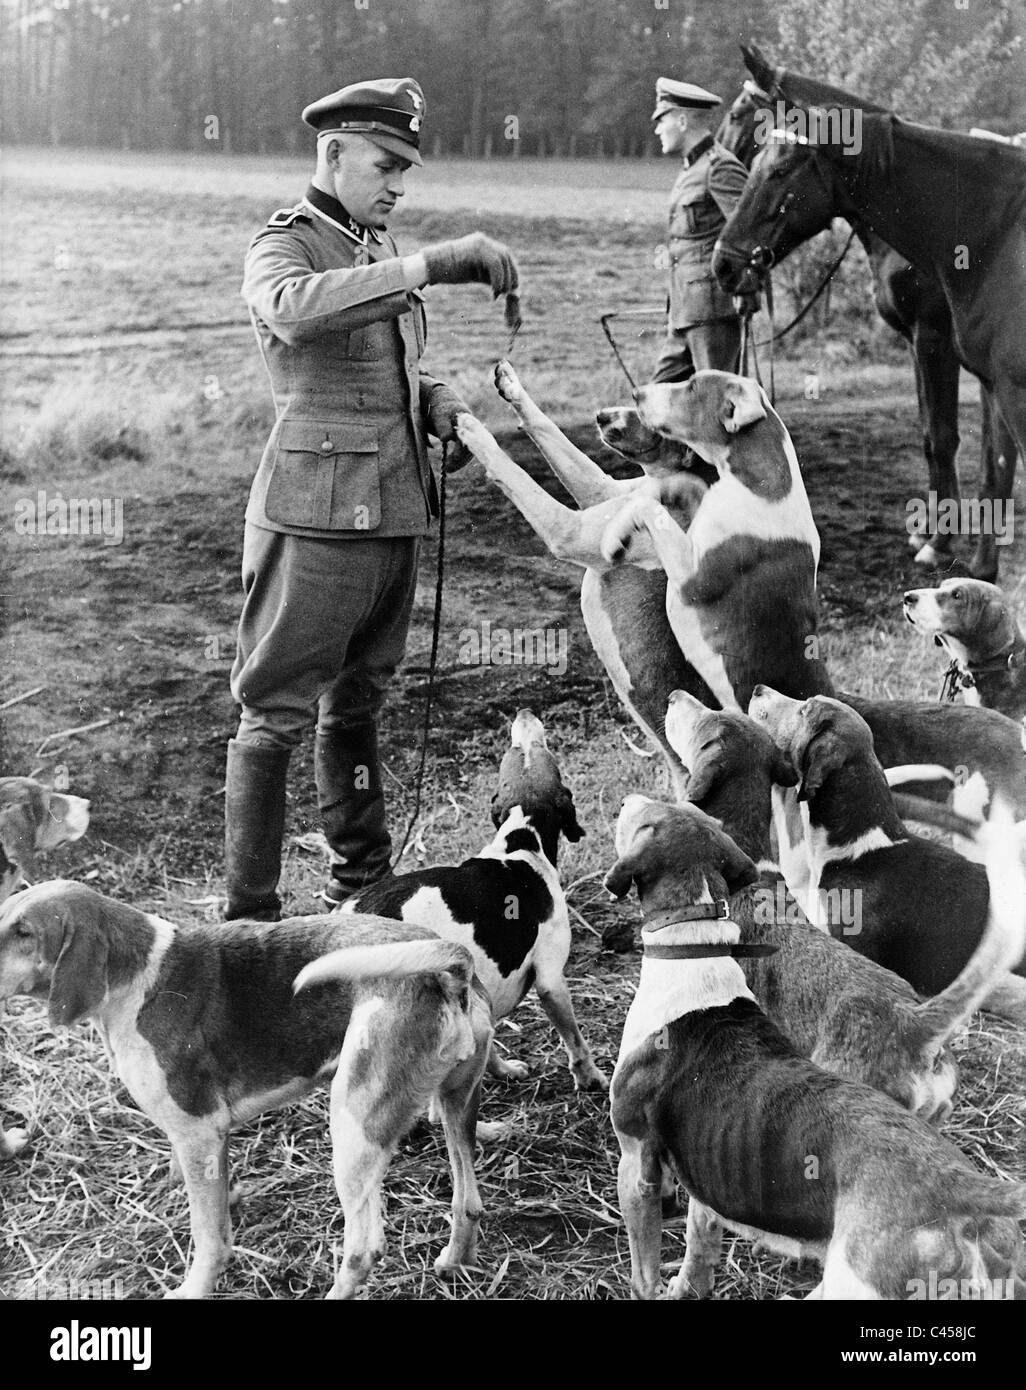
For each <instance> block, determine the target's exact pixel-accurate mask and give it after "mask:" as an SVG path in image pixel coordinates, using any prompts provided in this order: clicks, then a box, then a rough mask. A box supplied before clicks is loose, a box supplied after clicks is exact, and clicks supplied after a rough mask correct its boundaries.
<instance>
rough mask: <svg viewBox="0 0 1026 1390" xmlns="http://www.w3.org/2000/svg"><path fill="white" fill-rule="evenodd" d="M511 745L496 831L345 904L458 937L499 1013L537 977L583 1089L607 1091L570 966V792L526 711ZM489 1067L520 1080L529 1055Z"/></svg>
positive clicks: (573, 820) (502, 771) (575, 834)
mask: <svg viewBox="0 0 1026 1390" xmlns="http://www.w3.org/2000/svg"><path fill="white" fill-rule="evenodd" d="M510 739H511V747H510V748H509V750H508V751H507V752H506V754H505V755H504V757H503V759H502V764H501V766H500V768H499V787H498V790H497V791H496V793H495V795H494V796H493V797H492V820H493V822H494V823H495V824H496V825H497V826H498V833H497V834H496V836H495V838H494V839H493V840H492V842H491V843H490V844H488V845H486V846H485V847H484V849H482V850H481V852H480V853H479V854H477V855H476V856H475V857H474V858H473V859H465V860H464V861H463V863H462V864H453V865H442V866H439V867H437V868H432V869H418V870H417V871H416V872H414V873H410V874H399V875H396V877H394V878H389V879H386V880H385V881H384V882H383V883H379V884H375V885H374V886H373V887H371V888H368V889H365V890H364V891H363V892H360V893H357V894H355V895H354V896H353V897H352V898H350V899H348V901H347V902H346V903H345V904H344V905H343V908H342V910H343V911H344V912H371V913H375V914H377V915H378V916H379V917H397V918H400V919H401V920H402V921H404V922H408V923H411V924H415V925H417V926H422V927H427V928H428V929H429V930H430V931H432V932H435V933H436V934H437V935H438V936H440V937H443V938H444V939H445V940H446V941H458V942H459V943H460V944H461V945H462V946H465V947H466V948H467V950H468V951H469V952H470V953H471V955H472V956H473V958H474V967H475V970H476V973H477V977H478V979H479V980H480V981H481V983H482V985H483V986H484V988H485V990H486V991H487V993H488V996H489V998H490V999H491V1001H492V1016H493V1018H494V1019H495V1020H496V1021H498V1020H499V1019H502V1018H506V1017H507V1016H508V1015H509V1014H511V1013H512V1012H513V1010H514V1009H515V1008H516V1007H517V1005H518V1004H519V1003H520V1002H521V1000H522V999H523V998H524V996H525V994H526V993H527V991H528V990H529V989H530V988H531V985H532V984H533V985H534V988H535V991H536V993H537V995H538V998H539V1000H540V1001H541V1005H542V1008H543V1009H544V1010H545V1013H546V1014H547V1016H548V1018H549V1019H550V1021H551V1023H552V1026H553V1027H554V1028H555V1029H556V1031H557V1033H558V1034H559V1036H560V1037H561V1038H562V1040H563V1046H564V1047H565V1048H566V1054H567V1058H568V1059H569V1063H570V1071H571V1074H572V1076H573V1078H574V1085H575V1086H576V1087H577V1089H578V1090H606V1089H607V1088H608V1085H609V1083H608V1081H607V1080H606V1078H605V1076H603V1074H602V1072H601V1071H599V1069H598V1067H596V1065H595V1063H594V1061H593V1060H592V1056H591V1051H590V1049H589V1048H588V1044H587V1043H586V1042H585V1040H584V1038H583V1036H582V1034H581V1030H580V1028H579V1027H578V1024H577V1019H576V1017H575V1015H574V1006H573V1003H572V1001H571V999H570V991H569V990H568V988H567V984H566V979H565V978H564V975H563V970H564V968H565V966H566V962H567V959H568V957H569V955H570V944H571V937H570V915H569V912H568V909H567V905H566V897H565V896H564V893H563V887H562V884H561V883H560V880H559V873H558V871H557V868H556V856H557V852H558V846H559V837H560V836H561V835H565V836H566V838H567V839H568V840H579V839H580V838H581V836H582V835H583V834H584V831H583V830H582V829H581V827H580V826H579V825H578V823H577V813H576V810H575V808H574V802H573V797H572V796H571V794H570V792H569V790H568V789H567V787H565V786H564V784H563V779H562V778H561V777H560V774H559V768H558V766H557V765H556V760H555V758H554V757H553V756H552V754H551V753H550V752H549V749H548V746H547V744H546V742H545V730H544V728H543V727H542V723H541V721H540V720H539V719H538V718H536V717H535V715H533V714H532V713H531V711H530V710H528V709H522V710H520V711H519V713H518V714H517V717H516V719H514V721H513V723H512V725H511V728H510ZM489 1069H490V1070H491V1071H492V1072H493V1074H494V1075H496V1076H508V1077H513V1078H516V1079H521V1078H523V1077H525V1076H526V1075H527V1071H528V1069H527V1066H526V1065H525V1064H524V1063H523V1062H507V1061H503V1060H501V1059H500V1058H499V1057H498V1056H497V1055H496V1053H495V1051H494V1049H493V1051H492V1054H491V1058H490V1061H489Z"/></svg>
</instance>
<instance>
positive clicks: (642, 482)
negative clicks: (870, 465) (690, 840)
mask: <svg viewBox="0 0 1026 1390" xmlns="http://www.w3.org/2000/svg"><path fill="white" fill-rule="evenodd" d="M497 380H498V382H499V389H500V392H501V394H502V395H503V396H504V398H505V399H506V400H508V401H510V403H511V404H512V405H513V406H514V409H515V410H516V412H517V414H518V417H519V418H520V421H521V423H522V424H523V425H524V427H525V428H526V429H527V431H528V433H529V434H530V435H531V437H532V438H533V439H534V440H535V442H536V443H537V444H538V445H539V447H540V448H541V449H542V452H543V453H544V454H545V456H546V458H547V459H548V461H549V463H550V464H551V465H552V468H553V470H554V471H555V472H556V474H557V476H558V477H559V478H560V479H561V481H563V482H564V483H565V484H566V485H567V487H568V488H569V489H570V490H571V492H572V493H573V495H574V497H575V498H576V500H577V501H578V502H579V504H580V506H581V509H582V510H580V511H576V512H575V511H572V510H571V509H570V508H568V507H565V506H563V505H562V504H561V503H559V502H557V501H556V500H555V499H554V498H552V497H550V496H549V495H548V494H547V493H546V492H545V491H544V490H543V489H542V488H540V487H539V486H538V485H537V484H536V483H534V482H533V480H532V479H531V478H530V477H529V476H528V475H527V474H526V473H525V472H524V471H523V470H522V469H520V468H518V467H517V466H516V464H514V463H513V461H512V460H511V459H510V458H509V457H508V456H507V455H506V454H505V453H503V451H502V450H501V449H500V448H499V446H498V444H497V443H496V442H495V440H494V439H493V438H492V436H491V434H489V432H488V431H487V430H486V429H485V427H484V426H483V425H482V424H481V423H480V422H479V421H478V420H476V419H474V417H473V416H470V415H467V416H463V417H461V418H460V420H459V421H458V424H457V428H458V429H459V430H460V434H461V438H462V439H463V442H464V443H465V444H466V445H467V446H468V447H469V448H470V449H472V450H473V452H474V454H475V455H476V456H477V457H478V458H479V459H480V461H481V463H482V464H483V465H484V468H485V472H486V474H487V476H488V477H489V479H490V480H491V481H492V482H494V483H496V484H497V486H498V487H499V488H501V490H502V491H503V492H504V493H505V494H506V496H507V497H509V498H510V500H511V501H512V502H513V503H514V505H515V506H516V507H518V508H519V510H520V511H521V512H522V513H523V515H524V517H525V518H526V520H527V521H528V522H529V523H530V525H531V526H532V527H533V528H534V530H535V531H536V532H537V534H538V535H539V536H540V537H541V539H542V540H543V541H544V542H545V544H546V545H547V546H548V548H549V550H550V551H551V552H552V554H553V555H555V556H556V557H557V558H560V559H565V560H569V561H571V562H572V563H575V564H579V565H582V566H583V567H584V568H585V569H586V570H587V571H588V575H586V577H585V587H584V589H582V607H583V608H584V612H585V619H586V621H587V622H588V628H589V634H590V635H591V637H592V642H593V644H594V645H595V649H596V651H597V652H598V654H599V655H600V657H601V658H602V660H603V662H604V664H605V665H606V669H607V671H608V672H609V675H610V678H611V679H612V681H613V684H614V686H615V687H616V690H617V693H618V694H619V695H620V696H621V698H622V699H623V700H624V703H625V704H626V705H627V706H628V708H629V709H630V710H631V712H632V713H633V714H634V716H635V718H637V719H638V722H639V723H641V725H642V727H643V728H645V729H646V730H647V731H648V732H649V733H651V734H653V736H654V737H655V739H656V742H661V743H662V744H663V745H665V736H664V735H662V728H661V725H662V717H663V713H664V711H665V709H666V699H667V697H668V695H669V692H670V690H672V689H675V688H679V689H685V690H688V691H689V693H691V694H693V695H695V696H696V697H697V698H698V699H701V700H703V701H704V702H706V703H710V704H713V703H717V702H718V703H721V704H725V705H728V706H730V707H732V708H735V709H736V708H739V707H740V705H741V704H742V703H745V702H747V699H748V694H749V692H750V689H751V686H752V685H753V684H754V683H755V682H756V681H757V680H760V679H766V678H767V677H766V675H765V673H766V672H767V671H770V670H773V671H776V672H777V677H776V678H777V679H778V680H779V681H780V682H781V683H782V684H783V685H784V686H785V687H786V688H787V689H790V690H793V691H794V693H795V694H801V695H804V694H806V693H809V692H811V691H813V690H819V689H828V688H829V682H828V678H827V677H826V673H825V671H824V670H823V668H822V663H820V662H819V660H818V658H817V657H816V656H815V654H814V643H813V642H812V641H811V639H812V638H813V637H814V636H815V632H816V622H817V610H816V597H815V579H816V563H817V560H818V557H819V537H818V535H817V533H816V528H815V525H814V523H813V520H812V513H811V511H810V509H809V505H808V499H807V497H806V495H805V488H804V485H803V484H802V481H801V475H800V473H799V471H798V465H797V460H796V459H795V456H794V449H793V447H792V445H791V441H790V438H789V437H788V434H787V431H786V430H785V429H784V426H783V424H782V423H781V421H780V418H779V416H778V415H777V414H776V413H775V412H774V411H773V409H772V407H771V406H770V404H769V401H768V399H767V398H766V396H765V394H764V393H763V392H762V390H761V388H760V387H759V386H757V385H756V383H754V382H752V381H750V380H749V379H748V378H745V377H735V376H731V375H729V374H728V373H725V372H710V371H702V372H698V373H696V374H695V376H694V377H693V378H692V379H691V381H690V382H688V383H685V384H684V385H682V386H679V387H678V386H671V387H663V386H646V387H643V388H642V389H641V391H640V392H639V393H638V398H637V399H638V416H639V417H640V419H639V420H637V421H636V420H635V419H634V418H633V417H631V416H630V415H625V414H623V413H621V412H613V411H606V412H602V413H601V414H600V416H599V419H600V425H601V428H602V433H603V437H604V438H605V439H606V440H607V442H608V443H610V445H611V446H612V447H613V448H618V449H621V450H627V449H635V448H639V446H640V445H641V443H642V441H644V440H646V439H651V438H652V437H653V436H654V435H656V434H658V435H663V436H666V437H667V438H670V439H671V440H672V441H674V443H675V444H676V445H677V451H676V452H671V453H665V452H663V453H660V454H658V455H653V458H656V457H657V458H658V463H656V464H654V463H652V462H651V461H645V460H642V461H643V462H644V466H645V467H646V469H647V471H648V476H646V477H644V478H640V479H636V480H625V481H616V480H613V479H610V478H608V477H607V476H606V475H605V474H604V473H603V471H602V470H601V469H600V468H599V467H598V466H597V465H596V464H594V463H592V462H591V461H590V460H589V459H587V458H586V457H585V456H584V455H583V454H581V453H580V451H579V450H575V449H574V448H573V446H572V445H571V444H570V443H569V441H567V440H566V439H565V437H564V436H563V435H562V434H561V433H560V432H559V430H558V429H557V428H556V426H555V425H553V423H552V422H551V421H550V420H548V419H547V417H546V416H545V415H544V414H543V413H542V412H541V411H540V410H539V409H538V407H537V406H536V405H534V403H533V402H531V401H530V399H529V398H528V397H527V395H526V393H525V392H524V391H523V388H522V387H521V385H520V383H519V381H517V379H516V377H515V376H514V375H513V373H512V371H511V369H510V368H509V367H508V365H507V364H500V367H499V370H498V373H497ZM666 393H669V394H666ZM643 431H644V432H643ZM639 436H640V438H639ZM628 441H631V442H628ZM684 444H687V445H688V446H689V447H690V448H692V449H693V450H694V452H695V453H696V454H697V455H698V456H699V458H700V459H703V460H705V461H706V463H707V464H708V465H710V466H711V468H714V469H715V470H716V481H714V482H713V484H712V486H711V487H709V488H708V490H705V491H702V492H700V493H699V495H698V497H697V499H696V484H695V481H694V478H693V476H692V475H691V474H690V473H689V472H688V471H687V470H686V469H684V467H683V464H682V462H681V459H682V456H683V450H682V449H681V447H680V446H681V445H684ZM648 447H649V448H651V447H652V446H651V445H649V446H648ZM641 452H643V451H639V452H638V454H637V457H638V458H639V459H641ZM696 503H697V504H696ZM624 564H627V565H629V566H631V567H637V568H640V569H642V570H651V569H661V570H662V571H663V576H661V578H660V580H659V581H658V582H656V581H653V582H652V583H651V584H647V582H646V584H644V585H639V584H638V583H637V581H630V586H631V587H630V588H626V587H624V588H622V589H620V588H618V586H619V585H621V584H625V583H626V581H616V580H611V579H609V578H608V576H610V575H611V574H614V573H616V572H617V568H618V567H622V566H623V565H624ZM588 576H591V578H589V577H588ZM660 583H662V584H665V585H666V603H665V619H658V620H657V619H656V618H653V616H652V611H653V610H652V597H653V596H654V598H655V599H658V593H659V584H660ZM646 588H647V589H648V590H651V594H650V595H649V603H647V604H645V605H644V606H643V607H642V608H641V612H640V614H639V611H638V605H637V603H636V600H637V598H638V594H639V591H641V592H644V591H645V590H646ZM614 590H616V594H617V597H616V598H615V599H614V598H613V597H612V595H613V592H614ZM589 609H591V610H592V612H591V616H589ZM671 635H672V637H673V638H675V639H676V645H677V648H678V654H677V655H676V656H674V654H673V648H672V645H671V643H670V637H671ZM680 653H683V657H681V656H680ZM682 660H683V661H684V662H685V664H686V667H687V668H688V670H689V679H688V680H686V681H677V682H676V684H675V685H667V684H666V681H667V680H668V679H672V677H673V674H674V672H675V671H676V670H679V668H680V664H681V661H682ZM691 668H693V670H692V669H691ZM695 671H697V673H698V676H699V677H700V678H701V680H700V681H699V682H698V683H697V684H696V681H695V676H694V672H695ZM638 691H644V692H645V695H644V697H643V698H641V704H642V705H643V706H644V710H643V712H642V716H641V717H639V699H638V696H637V692H638ZM670 756H671V758H672V753H671V755H670ZM674 789H675V791H676V792H677V793H678V794H679V793H680V792H681V791H682V790H683V784H682V779H680V778H677V779H676V780H675V782H674Z"/></svg>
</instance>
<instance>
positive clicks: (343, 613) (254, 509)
mask: <svg viewBox="0 0 1026 1390" xmlns="http://www.w3.org/2000/svg"><path fill="white" fill-rule="evenodd" d="M303 119H304V120H305V121H306V122H307V124H308V125H310V126H312V127H313V128H314V130H315V131H316V132H317V164H316V169H315V172H314V176H313V181H312V182H311V184H310V186H309V188H308V189H307V191H306V195H305V197H304V198H303V199H302V200H301V201H300V202H299V203H297V204H296V206H295V207H292V208H285V209H282V210H281V211H280V212H276V213H275V214H274V215H273V216H272V217H271V219H270V221H269V222H268V224H267V226H266V227H264V228H263V230H262V231H260V232H259V233H258V234H257V236H256V237H255V238H254V240H253V242H252V243H251V245H250V248H249V251H248V252H247V254H246V268H245V277H244V281H243V290H242V293H243V297H244V298H245V300H246V302H247V304H248V305H249V309H250V315H251V318H252V321H253V327H254V329H255V330H256V336H257V341H258V343H259V346H260V352H261V354H262V356H263V360H264V365H265V366H266V368H267V372H268V375H269V376H270V380H271V391H272V394H273V397H274V405H275V414H276V419H275V423H274V428H273V429H272V431H271V436H270V438H269V440H268V442H267V446H266V448H265V450H264V454H263V458H262V459H261V461H260V467H259V469H258V470H257V474H256V477H255V479H254V481H253V486H252V490H251V493H250V498H249V506H248V508H247V510H246V532H245V541H244V547H243V560H242V570H243V588H244V595H245V596H244V600H243V607H242V617H241V620H240V623H239V636H238V648H237V653H236V658H235V664H234V667H233V670H232V677H231V688H232V694H233V695H234V696H235V699H236V700H237V701H238V703H239V704H240V705H241V707H242V712H241V718H240V721H239V728H238V732H237V734H236V736H235V738H234V739H232V740H231V741H230V742H229V745H228V764H227V775H226V799H225V878H226V885H227V892H228V904H227V909H226V913H225V915H226V917H228V918H239V917H256V918H269V919H272V920H273V919H275V918H277V917H278V916H279V915H280V908H281V901H280V898H279V895H278V878H279V873H280V867H281V842H282V834H283V829H284V820H285V785H286V773H287V770H288V764H289V756H290V754H291V753H292V751H293V749H294V748H295V747H296V745H297V744H298V743H299V742H300V740H301V738H302V736H303V734H304V732H305V731H306V729H307V728H308V727H309V725H310V724H311V722H312V721H313V714H314V710H315V709H316V717H317V732H316V740H315V745H314V773H315V779H316V783H317V796H318V805H319V807H320V810H321V814H322V817H323V823H324V830H325V834H326V837H327V841H328V845H329V847H330V849H331V879H330V882H329V884H328V888H327V893H326V896H328V897H329V898H330V899H332V900H335V901H341V900H342V899H343V898H345V897H347V896H348V895H349V894H350V893H352V892H354V891H355V890H357V889H358V888H361V887H363V886H365V885H367V884H370V883H373V882H374V881H375V880H376V879H379V878H381V877H383V876H384V875H386V874H387V873H388V872H389V859H390V855H391V842H390V839H389V834H388V829H387V823H386V817H385V797H384V791H383V788H382V776H381V764H380V760H379V755H378V742H377V717H378V712H379V710H380V708H381V704H382V701H383V699H384V695H385V690H386V687H387V686H388V683H389V680H390V679H391V677H392V675H393V674H394V672H395V669H396V667H397V665H398V664H399V661H400V660H401V659H402V656H403V652H404V650H405V644H406V633H407V628H408V626H409V621H410V612H411V609H412V605H413V598H414V592H415V588H416V578H417V559H418V552H419V549H420V539H421V537H422V536H423V535H424V534H425V532H426V531H427V529H428V526H429V523H430V520H431V517H432V516H433V515H435V514H437V498H436V492H435V483H434V478H433V476H432V473H431V469H430V467H429V465H428V460H427V439H426V435H427V433H429V432H430V433H431V434H433V435H434V436H435V437H436V438H437V439H439V440H441V441H442V442H443V443H445V444H446V447H447V448H449V447H452V448H454V449H455V448H457V447H461V446H459V444H458V441H457V440H456V437H455V430H454V420H455V416H456V415H457V414H458V413H459V412H460V411H461V410H465V409H466V406H465V405H464V404H463V402H462V401H461V400H460V399H459V397H458V396H457V395H456V394H455V393H454V392H453V391H451V390H450V389H449V388H448V387H447V386H444V385H442V384H441V383H440V382H438V381H435V380H434V379H433V378H432V377H430V376H428V375H427V374H426V373H424V372H422V371H421V370H420V365H419V364H420V358H421V355H422V353H423V351H424V344H425V335H426V328H425V319H424V309H423V304H422V297H421V295H420V294H419V293H418V291H419V290H420V288H421V287H422V286H423V285H428V284H437V283H442V282H444V283H449V284H456V283H466V282H475V281H476V282H481V283H484V284H487V285H490V286H491V288H492V290H493V291H494V292H495V293H496V294H502V293H508V292H509V291H512V290H514V289H516V287H517V270H516V264H515V262H514V260H513V257H512V255H511V254H510V252H509V251H508V250H507V248H506V247H504V246H502V245H501V244H500V243H498V242H495V241H492V240H490V239H489V238H488V237H485V236H482V235H481V234H480V233H474V234H472V235H470V236H466V237H462V238H459V239H458V240H455V241H448V242H442V243H439V244H438V245H433V246H426V247H424V248H423V250H421V251H420V252H419V253H417V254H414V255H409V256H402V257H400V256H399V254H398V252H397V250H396V246H395V243H394V242H393V241H392V239H391V237H390V236H389V235H388V233H387V232H386V230H385V226H386V223H387V221H388V218H389V214H390V213H391V211H392V209H393V208H394V206H395V204H396V201H397V200H398V199H399V198H400V197H401V196H402V194H403V176H404V174H405V172H406V170H407V169H409V167H410V166H411V164H421V163H422V162H423V161H422V159H421V157H420V153H419V144H420V132H421V127H422V123H423V119H424V94H423V92H422V91H421V89H420V87H419V86H418V84H417V83H416V82H414V81H413V80H412V79H411V78H398V79H388V80H382V81H376V82H365V83H358V84H355V85H353V86H349V87H345V88H343V89H342V90H341V91H338V92H334V93H332V94H331V95H330V96H327V97H324V98H323V99H322V100H320V101H317V102H314V103H313V104H312V105H311V106H308V107H307V108H306V110H305V111H304V112H303Z"/></svg>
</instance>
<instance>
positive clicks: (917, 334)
mask: <svg viewBox="0 0 1026 1390" xmlns="http://www.w3.org/2000/svg"><path fill="white" fill-rule="evenodd" d="M912 356H913V358H914V359H915V367H916V393H917V395H918V397H919V418H920V421H921V423H922V429H923V452H924V454H925V455H926V466H927V476H928V477H929V482H930V491H931V492H932V493H934V494H935V496H936V499H937V504H938V507H939V506H940V504H941V503H942V502H944V501H945V499H951V501H953V502H954V503H955V504H956V506H957V504H958V501H959V488H958V464H957V456H958V370H959V368H958V358H957V357H956V356H955V347H954V343H953V342H952V338H951V334H950V332H948V333H938V332H937V331H936V330H935V329H933V328H930V327H927V326H925V325H923V324H919V323H917V324H916V325H915V326H914V328H913V331H912ZM911 539H912V544H913V546H915V545H916V539H917V538H916V537H912V538H911ZM921 539H922V541H923V542H924V543H922V544H920V545H919V546H918V548H917V549H916V554H915V562H916V564H917V565H931V566H932V565H936V564H938V563H939V562H940V561H941V560H942V559H943V558H944V557H945V556H946V555H947V553H948V551H949V550H950V549H951V536H950V534H948V533H946V532H944V533H942V532H937V531H934V532H933V534H932V535H928V536H926V537H924V538H921Z"/></svg>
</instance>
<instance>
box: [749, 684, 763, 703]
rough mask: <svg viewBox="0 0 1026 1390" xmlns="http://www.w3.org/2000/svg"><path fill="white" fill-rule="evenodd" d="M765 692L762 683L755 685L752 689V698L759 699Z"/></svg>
mask: <svg viewBox="0 0 1026 1390" xmlns="http://www.w3.org/2000/svg"><path fill="white" fill-rule="evenodd" d="M765 694H766V687H765V686H764V685H757V686H756V687H755V689H754V690H753V691H752V699H753V700H758V699H760V698H761V697H762V696H763V695H765Z"/></svg>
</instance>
